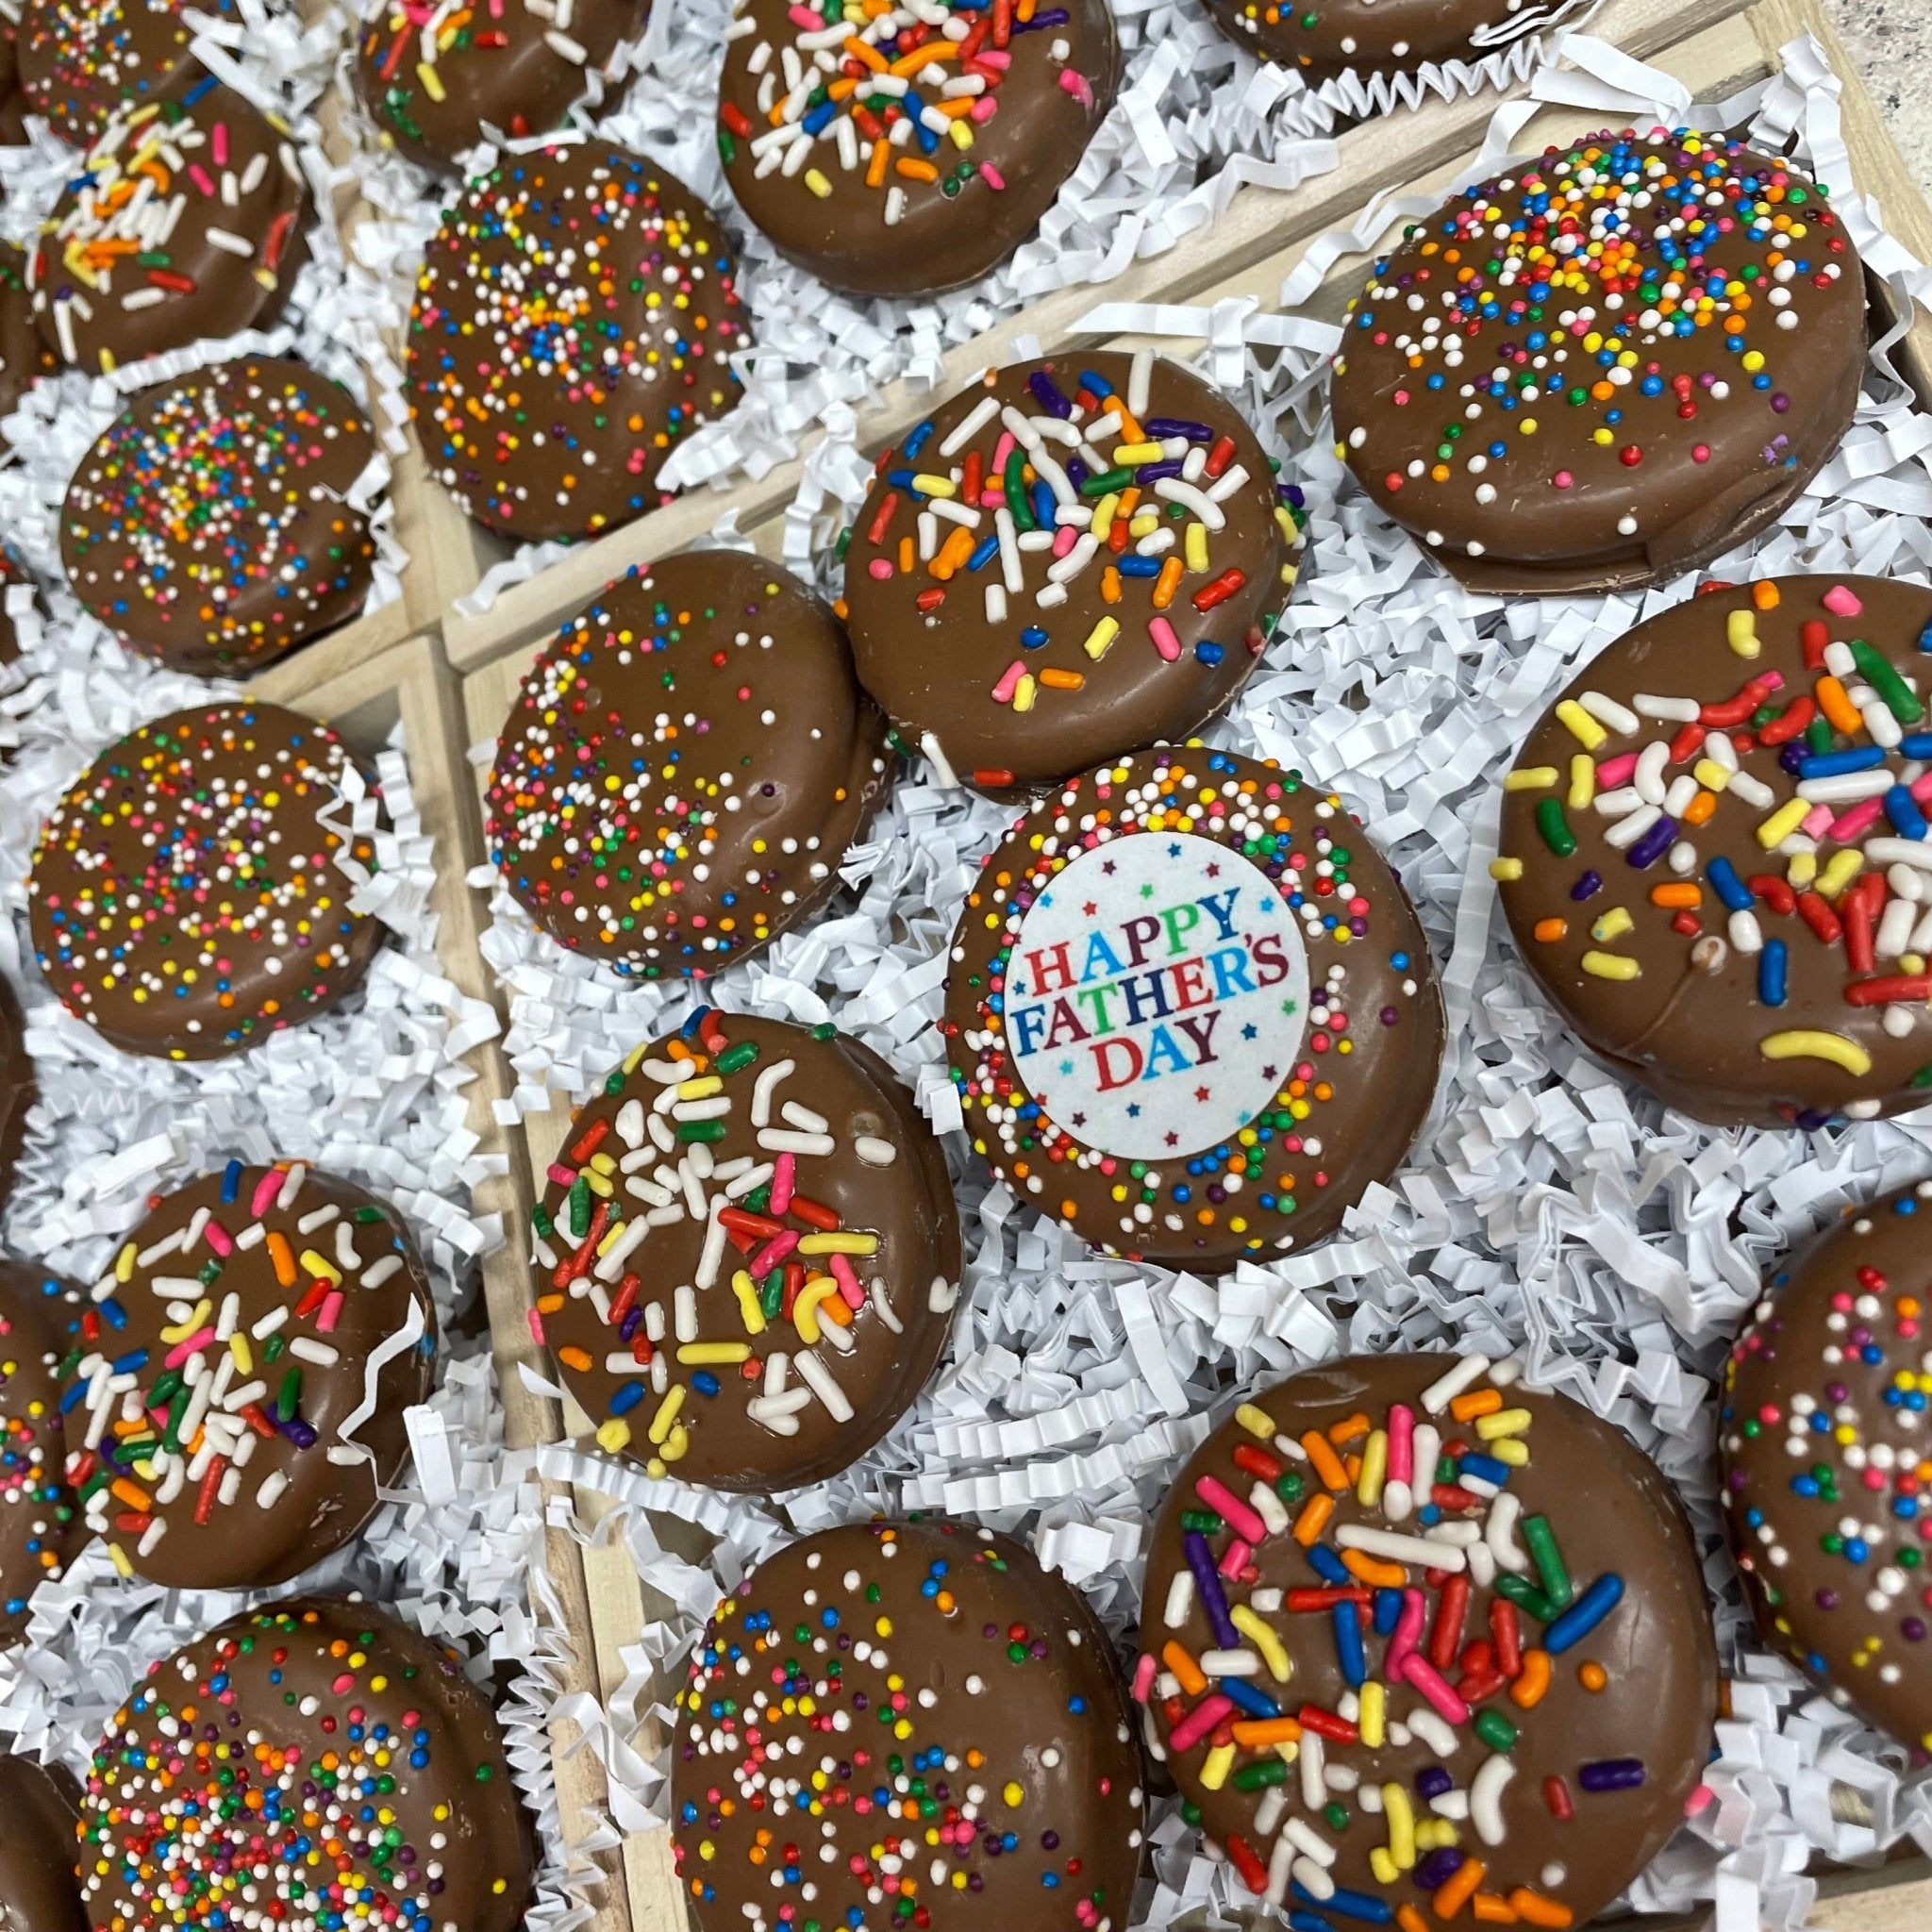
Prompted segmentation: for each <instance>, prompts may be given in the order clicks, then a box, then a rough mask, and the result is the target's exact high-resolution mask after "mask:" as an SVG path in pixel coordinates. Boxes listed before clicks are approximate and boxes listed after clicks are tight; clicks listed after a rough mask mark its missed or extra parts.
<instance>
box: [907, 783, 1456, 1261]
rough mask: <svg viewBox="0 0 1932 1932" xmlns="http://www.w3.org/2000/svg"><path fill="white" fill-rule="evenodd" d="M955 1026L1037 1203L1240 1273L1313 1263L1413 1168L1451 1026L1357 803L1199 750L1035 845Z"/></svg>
mask: <svg viewBox="0 0 1932 1932" xmlns="http://www.w3.org/2000/svg"><path fill="white" fill-rule="evenodd" d="M1204 794H1210V795H1211V800H1212V802H1211V804H1204V803H1203V796H1204ZM1143 841H1144V842H1143ZM1324 867H1325V868H1326V870H1325V871H1324V870H1323V868H1324ZM942 1030H943V1031H944V1032H945V1034H946V1036H947V1038H946V1053H947V1058H948V1059H949V1060H950V1062H951V1065H952V1073H953V1085H954V1087H955V1088H956V1089H957V1090H958V1094H959V1100H960V1105H961V1107H962V1108H964V1110H965V1116H966V1126H967V1130H968V1132H969V1133H971V1134H972V1136H973V1144H974V1149H975V1150H976V1151H977V1152H978V1153H980V1154H983V1155H984V1156H985V1157H986V1158H987V1160H988V1161H989V1162H990V1163H991V1167H992V1169H993V1172H994V1173H995V1174H998V1175H1000V1177H1001V1178H1002V1179H1004V1180H1006V1181H1007V1182H1008V1185H1009V1186H1010V1187H1011V1188H1012V1189H1013V1191H1014V1192H1015V1193H1017V1194H1018V1195H1020V1196H1021V1198H1022V1199H1024V1200H1026V1201H1030V1202H1031V1203H1032V1204H1033V1205H1034V1206H1035V1207H1037V1208H1039V1209H1040V1210H1041V1212H1042V1213H1044V1214H1050V1215H1052V1216H1053V1217H1054V1218H1055V1219H1056V1220H1058V1221H1060V1222H1062V1223H1064V1224H1065V1225H1067V1226H1068V1227H1070V1228H1072V1229H1073V1230H1074V1233H1075V1234H1077V1235H1079V1236H1080V1237H1081V1238H1082V1239H1083V1240H1085V1241H1090V1242H1091V1243H1092V1244H1093V1245H1094V1246H1095V1247H1096V1248H1099V1249H1100V1250H1101V1252H1102V1253H1104V1254H1108V1255H1121V1256H1124V1257H1126V1258H1127V1259H1129V1260H1136V1261H1139V1260H1148V1261H1158V1262H1160V1263H1162V1264H1164V1265H1166V1266H1169V1267H1174V1268H1188V1269H1191V1270H1193V1271H1194V1272H1196V1273H1202V1274H1215V1273H1220V1272H1223V1271H1225V1270H1227V1269H1230V1268H1232V1267H1233V1266H1234V1265H1235V1264H1236V1263H1237V1262H1238V1261H1241V1260H1248V1259H1254V1260H1267V1259H1269V1258H1271V1257H1274V1256H1276V1255H1280V1254H1285V1253H1287V1252H1289V1251H1291V1250H1295V1251H1299V1250H1301V1249H1303V1248H1307V1247H1312V1246H1313V1245H1314V1244H1315V1243H1316V1242H1317V1241H1323V1240H1324V1239H1325V1238H1326V1237H1327V1236H1328V1235H1330V1234H1332V1233H1333V1232H1334V1231H1335V1229H1336V1228H1337V1226H1339V1225H1340V1224H1341V1218H1342V1215H1343V1214H1344V1213H1345V1212H1346V1211H1347V1209H1348V1208H1351V1207H1353V1206H1354V1205H1355V1204H1356V1203H1357V1201H1359V1200H1360V1199H1361V1196H1362V1193H1363V1191H1364V1190H1365V1189H1367V1188H1368V1187H1369V1186H1370V1185H1371V1184H1372V1183H1374V1182H1377V1181H1386V1180H1387V1179H1388V1178H1389V1177H1390V1175H1391V1174H1393V1173H1394V1172H1395V1170H1396V1169H1397V1167H1399V1166H1400V1164H1401V1162H1402V1159H1403V1158H1404V1156H1405V1155H1406V1154H1407V1151H1408V1147H1409V1143H1410V1142H1411V1141H1413V1140H1414V1138H1415V1136H1416V1133H1417V1132H1418V1130H1419V1129H1420V1128H1421V1126H1422V1124H1423V1118H1424V1114H1425V1113H1426V1112H1427V1111H1428V1107H1429V1101H1430V1098H1431V1096H1432V1095H1433V1094H1434V1092H1435V1086H1436V1074H1437V1069H1438V1067H1439V1066H1440V1065H1441V1058H1442V1031H1443V1020H1442V1000H1441V992H1440V991H1439V990H1438V988H1437V985H1436V974H1435V969H1434V967H1433V965H1432V964H1431V962H1430V959H1429V953H1428V946H1427V943H1426V941H1424V938H1423V932H1422V927H1421V926H1420V925H1419V924H1418V923H1417V921H1416V916H1415V912H1414V909H1413V908H1411V907H1410V905H1409V903H1408V898H1407V894H1406V893H1405V892H1404V891H1403V890H1402V885H1401V882H1400V881H1399V880H1398V879H1397V878H1396V876H1395V874H1394V873H1393V872H1391V870H1390V868H1389V866H1388V864H1387V862H1386V861H1385V860H1384V859H1383V858H1382V857H1381V856H1380V854H1378V853H1377V852H1376V851H1375V849H1374V844H1373V843H1372V842H1371V841H1370V840H1369V838H1368V837H1367V835H1366V834H1365V833H1364V832H1363V831H1362V829H1361V827H1360V826H1359V825H1357V824H1356V822H1355V821H1354V820H1353V819H1352V818H1350V817H1349V815H1348V814H1347V812H1346V811H1344V810H1343V809H1342V808H1341V803H1340V801H1339V800H1338V799H1336V798H1335V797H1334V796H1333V794H1331V793H1324V792H1322V791H1315V790H1311V789H1310V788H1309V787H1307V785H1306V784H1305V783H1304V782H1303V781H1302V779H1301V778H1300V776H1299V774H1295V773H1291V772H1282V771H1278V770H1276V769H1275V768H1274V767H1273V766H1270V765H1261V764H1257V763H1256V762H1255V761H1254V760H1253V759H1251V758H1239V757H1237V756H1235V755H1234V754H1232V753H1229V752H1219V751H1210V750H1208V749H1206V748H1203V747H1198V746H1188V747H1185V748H1178V749H1173V750H1164V751H1154V752H1143V753H1141V754H1140V755H1139V756H1138V757H1136V758H1125V759H1123V760H1121V761H1120V762H1119V763H1118V764H1113V765H1104V766H1102V767H1101V768H1100V769H1099V770H1098V771H1095V772H1090V773H1088V774H1086V775H1085V776H1083V777H1079V778H1074V779H1071V780H1069V782H1068V783H1067V784H1066V785H1065V786H1064V787H1063V788H1061V789H1060V790H1059V791H1056V792H1053V793H1050V794H1049V795H1048V796H1047V797H1046V798H1045V799H1043V800H1042V801H1041V803H1040V804H1039V805H1038V806H1036V807H1035V808H1033V810H1032V811H1030V812H1029V813H1027V814H1026V816H1025V817H1024V818H1022V819H1020V820H1019V821H1018V822H1017V823H1016V824H1015V825H1014V827H1013V829H1012V831H1011V832H1010V833H1009V834H1008V838H1007V840H1006V841H1005V843H1003V844H1001V845H999V846H997V847H995V848H994V850H993V851H992V853H991V855H990V856H989V857H988V858H987V860H986V862H985V864H984V866H983V867H982V868H981V870H980V874H979V877H978V879H977V881H976V882H975V883H974V888H973V890H972V891H970V892H968V894H967V895H966V904H965V907H964V908H963V910H962V911H961V913H960V916H959V924H958V928H957V929H956V930H955V932H954V934H953V950H952V970H951V973H950V974H949V976H948V978H947V981H946V1012H945V1019H944V1021H943V1022H942Z"/></svg>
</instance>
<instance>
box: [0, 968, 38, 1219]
mask: <svg viewBox="0 0 1932 1932" xmlns="http://www.w3.org/2000/svg"><path fill="white" fill-rule="evenodd" d="M38 1091H39V1090H38V1088H37V1087H36V1085H35V1081H34V1062H33V1056H32V1055H31V1054H29V1053H28V1052H27V1050H26V1022H25V1019H24V1018H23V1016H22V1014H21V1010H20V1006H19V1003H18V1002H17V1001H16V1000H15V998H14V996H13V989H12V988H11V987H10V986H8V984H7V982H6V981H5V980H4V979H0V1205H4V1204H5V1202H6V1200H7V1196H8V1194H9V1193H10V1192H12V1191H13V1170H14V1169H15V1168H16V1167H17V1166H18V1165H19V1163H20V1155H21V1149H22V1148H23V1147H25V1144H26V1117H27V1114H28V1113H29V1111H31V1109H32V1108H33V1104H34V1099H35V1096H36V1094H37V1092H38Z"/></svg>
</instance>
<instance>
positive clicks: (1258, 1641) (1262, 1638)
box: [1227, 1604, 1294, 1684]
mask: <svg viewBox="0 0 1932 1932" xmlns="http://www.w3.org/2000/svg"><path fill="white" fill-rule="evenodd" d="M1227 1614H1228V1621H1229V1622H1230V1623H1232V1624H1233V1625H1234V1627H1235V1628H1236V1629H1237V1630H1239V1631H1240V1632H1241V1635H1242V1636H1243V1637H1245V1638H1246V1639H1247V1640H1248V1641H1249V1642H1250V1643H1252V1644H1253V1645H1254V1646H1255V1648H1256V1650H1257V1651H1258V1652H1259V1653H1260V1657H1261V1661H1262V1662H1263V1663H1264V1664H1266V1665H1267V1666H1268V1674H1269V1675H1270V1676H1271V1677H1273V1678H1274V1681H1275V1682H1276V1683H1277V1684H1285V1683H1287V1682H1288V1680H1289V1679H1290V1678H1291V1676H1293V1675H1294V1664H1293V1661H1292V1660H1291V1658H1290V1657H1289V1654H1288V1650H1287V1647H1286V1646H1285V1645H1284V1644H1283V1643H1282V1641H1281V1639H1280V1638H1278V1637H1277V1636H1276V1635H1275V1634H1274V1631H1273V1630H1272V1629H1270V1628H1269V1626H1268V1625H1267V1624H1264V1623H1263V1622H1262V1621H1261V1619H1260V1617H1259V1616H1258V1615H1257V1613H1256V1612H1255V1611H1254V1610H1253V1609H1252V1608H1250V1607H1249V1606H1248V1605H1246V1604H1240V1605H1237V1606H1236V1607H1235V1608H1233V1609H1232V1610H1230V1611H1229V1612H1228V1613H1227Z"/></svg>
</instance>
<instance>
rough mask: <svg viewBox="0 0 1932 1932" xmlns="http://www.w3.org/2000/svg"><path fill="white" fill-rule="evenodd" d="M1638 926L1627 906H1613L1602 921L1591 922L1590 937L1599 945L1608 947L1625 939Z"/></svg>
mask: <svg viewBox="0 0 1932 1932" xmlns="http://www.w3.org/2000/svg"><path fill="white" fill-rule="evenodd" d="M1635 924H1637V922H1636V921H1635V920H1634V919H1632V918H1631V917H1630V908H1628V907H1627V906H1612V907H1611V908H1610V909H1609V910H1608V911H1607V912H1606V913H1605V914H1604V915H1603V916H1602V917H1601V918H1600V919H1595V920H1592V921H1591V927H1590V936H1591V939H1593V940H1594V941H1596V942H1597V944H1598V945H1600V946H1607V945H1608V944H1609V942H1610V941H1612V940H1615V939H1621V938H1623V936H1624V934H1625V933H1626V932H1628V931H1629V930H1630V928H1631V927H1632V926H1633V925H1635Z"/></svg>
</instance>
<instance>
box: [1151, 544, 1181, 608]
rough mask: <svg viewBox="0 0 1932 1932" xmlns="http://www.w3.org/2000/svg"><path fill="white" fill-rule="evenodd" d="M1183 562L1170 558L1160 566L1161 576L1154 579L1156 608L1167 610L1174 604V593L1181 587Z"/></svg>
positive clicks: (1176, 558)
mask: <svg viewBox="0 0 1932 1932" xmlns="http://www.w3.org/2000/svg"><path fill="white" fill-rule="evenodd" d="M1181 569H1182V565H1181V560H1180V558H1178V557H1170V558H1168V559H1167V561H1166V562H1165V563H1163V564H1162V565H1161V566H1160V575H1158V577H1156V578H1155V579H1154V608H1155V609H1157V610H1165V609H1166V608H1167V607H1168V606H1169V605H1170V604H1172V603H1173V602H1174V592H1175V591H1178V590H1179V589H1180V587H1181Z"/></svg>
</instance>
